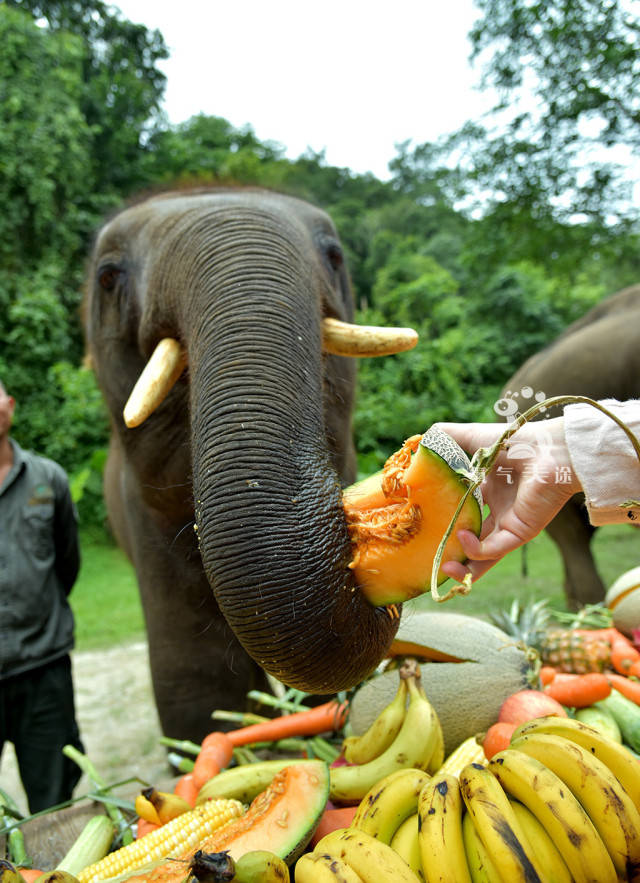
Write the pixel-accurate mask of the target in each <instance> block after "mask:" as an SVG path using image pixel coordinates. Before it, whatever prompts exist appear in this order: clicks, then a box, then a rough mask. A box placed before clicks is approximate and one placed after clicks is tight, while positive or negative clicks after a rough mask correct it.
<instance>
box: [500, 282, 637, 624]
mask: <svg viewBox="0 0 640 883" xmlns="http://www.w3.org/2000/svg"><path fill="white" fill-rule="evenodd" d="M639 329H640V285H633V286H631V287H629V288H625V289H623V290H622V291H619V292H617V293H616V294H613V295H611V296H610V297H608V298H605V299H604V300H603V301H602V302H601V303H599V304H597V305H596V306H595V307H593V308H592V309H591V310H589V311H588V312H587V313H586V314H585V315H584V316H583V317H582V318H580V319H578V320H576V321H575V322H574V323H573V324H571V325H569V327H568V328H567V329H566V330H565V331H564V332H563V334H561V335H560V336H559V337H558V338H557V339H556V340H555V341H554V342H553V343H552V344H550V346H548V347H546V349H544V350H542V351H541V352H539V353H537V354H536V355H534V356H532V357H531V358H530V359H529V360H528V361H527V362H525V363H524V365H523V366H522V367H521V368H520V369H519V370H518V371H517V372H516V373H515V374H514V375H513V377H512V378H511V379H510V380H509V381H508V383H507V384H506V385H505V387H504V390H503V395H505V396H507V395H508V396H509V397H512V400H513V401H517V399H516V398H515V396H520V401H522V400H523V398H522V390H525V391H526V392H527V393H531V394H532V395H535V394H537V393H540V394H541V393H544V394H545V396H546V397H547V398H549V397H551V396H556V395H583V396H588V397H589V398H592V399H606V398H614V399H618V400H621V401H624V400H626V399H632V398H638V397H640V346H638V334H639ZM520 410H523V409H522V407H520ZM547 532H548V533H549V536H550V537H551V538H552V540H553V541H554V542H555V543H556V545H557V547H558V549H559V551H560V554H561V556H562V561H563V566H564V585H565V594H566V599H567V603H568V605H569V607H570V608H571V609H578V608H579V607H580V606H582V605H584V604H595V603H597V602H599V601H602V599H603V598H604V595H605V586H604V583H603V581H602V578H601V576H600V574H599V573H598V569H597V566H596V562H595V559H594V556H593V551H592V548H591V541H592V539H593V535H594V533H595V528H594V527H592V525H591V524H590V522H589V519H588V517H587V511H586V507H585V505H584V498H583V496H582V495H579V496H576V497H573V498H572V499H571V500H570V501H569V503H567V505H566V506H565V507H564V508H563V509H562V511H561V512H560V513H559V514H558V515H557V516H556V518H555V519H554V520H553V521H552V522H551V524H550V525H549V527H548V528H547Z"/></svg>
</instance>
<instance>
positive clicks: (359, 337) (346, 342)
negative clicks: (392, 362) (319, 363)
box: [323, 318, 418, 356]
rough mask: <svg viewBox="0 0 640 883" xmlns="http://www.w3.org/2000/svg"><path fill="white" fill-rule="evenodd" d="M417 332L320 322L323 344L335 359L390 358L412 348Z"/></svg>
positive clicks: (407, 329) (415, 342)
mask: <svg viewBox="0 0 640 883" xmlns="http://www.w3.org/2000/svg"><path fill="white" fill-rule="evenodd" d="M417 342H418V333H417V332H416V331H414V330H413V328H385V327H379V326H376V325H352V324H351V323H349V322H341V321H340V320H339V319H329V318H327V319H325V320H324V322H323V345H324V349H325V351H326V352H328V353H332V354H333V355H334V356H390V355H392V354H393V353H403V352H405V351H406V350H410V349H413V347H414V346H415V345H416V344H417Z"/></svg>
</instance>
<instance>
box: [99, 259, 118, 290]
mask: <svg viewBox="0 0 640 883" xmlns="http://www.w3.org/2000/svg"><path fill="white" fill-rule="evenodd" d="M122 272H123V271H122V268H121V267H117V266H115V265H114V264H109V265H108V266H106V267H102V268H101V269H100V271H99V272H98V283H99V285H100V287H101V288H103V289H104V290H105V291H113V289H114V288H115V287H116V285H117V284H118V280H119V279H120V276H121V275H122Z"/></svg>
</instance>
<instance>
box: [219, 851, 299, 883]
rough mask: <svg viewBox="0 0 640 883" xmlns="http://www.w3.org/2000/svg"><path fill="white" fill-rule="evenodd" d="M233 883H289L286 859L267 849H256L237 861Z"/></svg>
mask: <svg viewBox="0 0 640 883" xmlns="http://www.w3.org/2000/svg"><path fill="white" fill-rule="evenodd" d="M235 865H236V867H235V873H234V876H233V879H232V880H231V883H289V879H290V876H289V867H288V865H287V863H286V862H285V861H284V859H282V858H280V856H279V855H276V854H275V853H273V852H270V851H269V850H267V849H254V850H251V851H250V852H245V854H244V855H242V856H240V858H239V859H236V863H235Z"/></svg>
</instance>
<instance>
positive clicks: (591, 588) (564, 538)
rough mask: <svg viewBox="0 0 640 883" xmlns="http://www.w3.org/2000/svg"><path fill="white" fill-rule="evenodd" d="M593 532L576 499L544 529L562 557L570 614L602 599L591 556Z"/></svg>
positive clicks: (602, 592)
mask: <svg viewBox="0 0 640 883" xmlns="http://www.w3.org/2000/svg"><path fill="white" fill-rule="evenodd" d="M595 530H596V529H595V528H594V527H593V526H592V525H591V524H590V523H589V520H588V518H587V514H586V510H585V508H584V505H583V502H582V497H579V496H578V497H573V498H572V499H571V500H569V502H568V503H567V504H566V506H565V507H564V508H563V509H562V510H561V511H560V512H559V513H558V515H556V517H555V518H554V519H553V521H552V522H551V523H550V524H549V525H548V527H547V533H548V534H549V536H550V537H551V539H552V540H553V541H554V543H555V544H556V546H557V547H558V549H559V551H560V554H561V556H562V562H563V565H564V590H565V596H566V600H567V606H568V608H569V609H570V610H577V609H578V608H579V607H581V606H583V605H585V604H597V603H598V602H600V601H602V599H603V598H604V596H605V587H604V583H603V582H602V580H601V579H600V576H599V574H598V570H597V568H596V564H595V561H594V559H593V554H592V552H591V540H592V539H593V535H594V533H595Z"/></svg>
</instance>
